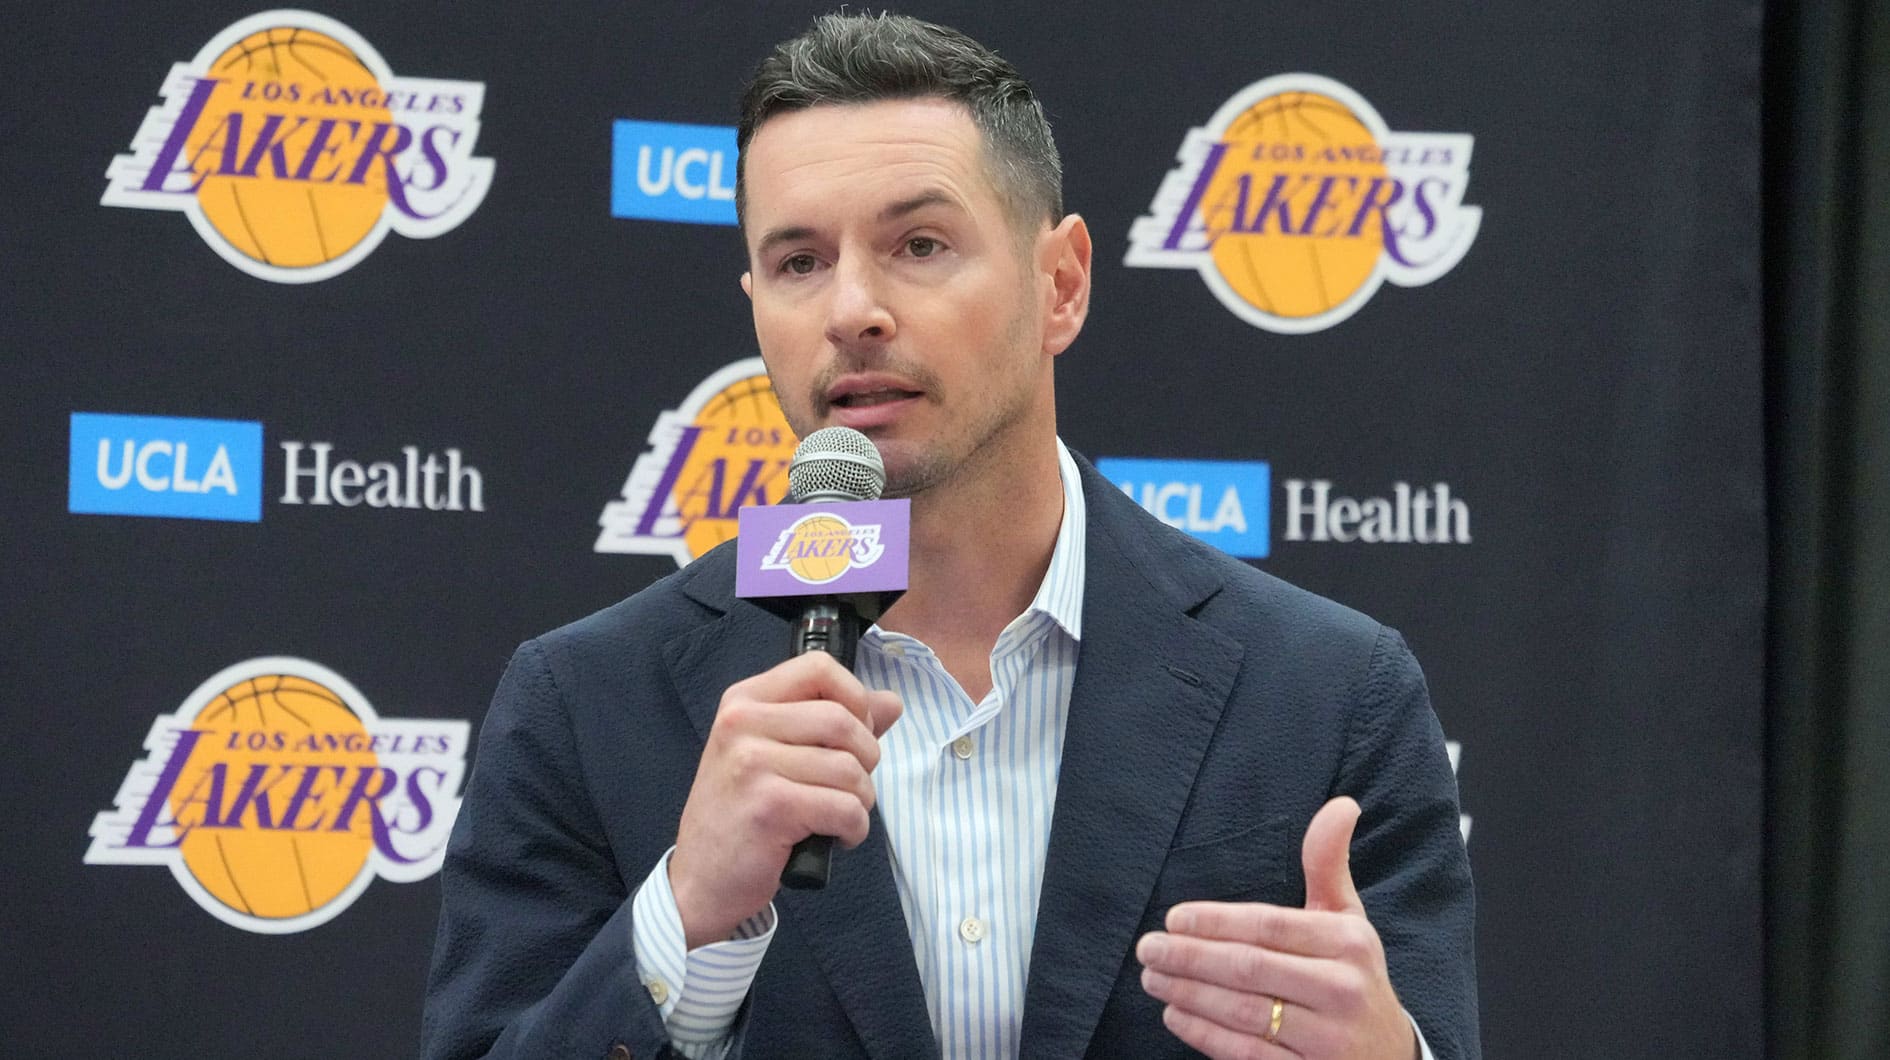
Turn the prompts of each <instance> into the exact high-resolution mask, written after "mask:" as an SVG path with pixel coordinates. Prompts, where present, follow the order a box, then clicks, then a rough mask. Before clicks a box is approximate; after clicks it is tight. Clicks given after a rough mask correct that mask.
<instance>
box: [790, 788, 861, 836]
mask: <svg viewBox="0 0 1890 1060" xmlns="http://www.w3.org/2000/svg"><path fill="white" fill-rule="evenodd" d="M802 791H803V792H804V793H805V800H804V806H805V810H804V814H805V815H804V816H803V817H802V818H801V821H802V827H803V829H804V831H803V832H802V838H805V837H806V836H810V835H828V836H832V837H833V838H834V840H835V841H836V842H838V843H839V844H840V845H841V846H843V847H845V848H847V849H848V850H851V849H853V848H854V847H857V846H859V845H860V844H861V843H864V842H866V834H867V832H868V831H870V830H871V828H872V818H871V817H869V816H867V812H866V807H865V806H862V805H860V800H859V799H858V798H857V797H855V796H854V795H853V793H852V792H846V791H835V790H834V789H832V788H803V789H802ZM798 841H799V840H796V842H798Z"/></svg>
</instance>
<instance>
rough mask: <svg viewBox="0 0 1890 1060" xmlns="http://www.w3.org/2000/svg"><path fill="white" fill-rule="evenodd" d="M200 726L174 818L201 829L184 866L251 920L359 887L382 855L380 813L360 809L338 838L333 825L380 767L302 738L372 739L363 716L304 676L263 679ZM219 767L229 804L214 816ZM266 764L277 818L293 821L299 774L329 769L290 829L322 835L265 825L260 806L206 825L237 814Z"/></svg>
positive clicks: (215, 703)
mask: <svg viewBox="0 0 1890 1060" xmlns="http://www.w3.org/2000/svg"><path fill="white" fill-rule="evenodd" d="M191 728H192V729H194V730H196V731H198V732H201V733H203V734H204V735H203V736H202V737H201V738H200V739H199V740H198V743H197V747H196V750H195V751H194V752H193V753H192V754H191V756H190V760H189V762H187V763H186V764H185V766H184V769H183V772H182V773H181V774H180V775H179V776H178V779H177V786H176V787H175V788H174V789H172V792H171V812H172V813H173V814H174V815H175V816H176V819H177V821H178V823H179V825H180V826H183V825H196V826H199V827H192V828H191V829H190V831H189V832H188V833H187V834H186V835H185V836H184V840H183V842H182V844H181V846H180V850H181V853H182V854H183V858H184V864H185V866H186V867H188V868H189V870H190V874H191V875H192V876H194V877H196V879H197V882H198V883H200V884H202V885H203V886H204V889H205V890H207V891H209V892H210V893H211V894H212V895H214V896H215V897H216V898H217V900H218V901H221V902H223V903H224V904H225V905H228V906H229V907H230V908H232V909H235V910H238V911H240V912H243V913H247V914H249V915H250V916H256V917H271V918H283V917H294V916H301V915H303V914H306V913H311V912H314V911H315V910H317V909H320V908H321V907H322V906H325V905H327V904H328V903H329V902H331V901H333V900H334V899H335V898H336V897H337V896H339V895H340V894H341V892H342V891H344V890H346V889H347V887H348V885H349V884H350V883H352V882H354V880H355V878H356V877H357V876H359V875H360V873H361V870H362V869H363V867H365V866H366V864H367V860H368V855H369V854H370V852H372V850H373V848H374V837H373V832H372V831H371V827H372V826H371V825H370V823H369V822H370V817H371V815H372V814H373V813H374V808H373V807H372V806H371V805H368V804H365V803H364V804H362V805H361V806H359V807H358V808H357V809H356V810H355V812H354V815H353V820H352V821H351V822H350V827H349V829H348V830H347V831H342V832H336V831H331V830H329V825H330V824H331V823H332V817H333V813H334V811H335V809H337V808H338V807H339V805H340V803H341V802H342V801H343V799H344V798H345V793H346V791H347V790H348V789H349V788H351V787H352V785H353V784H354V782H355V778H356V777H357V776H359V768H358V767H369V768H372V767H374V766H376V765H378V760H377V759H376V757H375V756H374V754H373V753H372V752H369V751H366V750H364V749H362V750H357V751H352V752H351V751H347V750H335V749H329V748H326V747H322V748H319V749H312V750H311V749H306V748H305V749H302V750H297V749H296V748H295V741H296V740H297V739H298V738H301V737H304V736H309V735H317V736H322V737H326V736H328V735H330V734H334V735H336V736H341V737H346V736H347V735H349V734H355V735H359V736H362V737H365V736H366V734H367V730H366V728H365V727H364V726H363V725H362V724H361V719H360V718H359V717H357V716H356V715H355V713H354V712H353V711H351V710H349V709H348V707H347V705H346V704H344V703H343V702H342V700H341V698H340V697H339V696H337V695H335V693H333V692H331V691H330V690H328V689H327V688H324V687H322V686H321V685H319V684H317V683H315V682H313V681H309V680H307V679H305V678H300V677H292V676H287V675H269V676H262V677H256V678H253V679H251V680H247V681H242V682H239V683H237V684H236V685H234V686H232V687H231V688H229V689H227V690H226V691H224V692H223V693H222V694H221V695H219V696H218V697H217V698H216V699H214V700H212V701H211V702H210V703H209V704H208V705H206V706H205V707H204V708H203V710H202V711H201V712H200V713H198V715H197V718H196V720H195V722H194V723H193V724H192V726H191ZM278 736H279V737H280V739H279V740H278ZM363 742H365V741H363ZM258 743H260V744H261V746H256V745H257V744H258ZM278 744H280V746H278ZM218 765H221V766H222V771H223V772H222V792H221V795H220V798H221V804H220V805H219V806H216V807H215V808H214V809H213V808H210V807H209V806H207V805H206V800H209V799H212V798H214V797H216V796H215V786H214V782H215V779H216V778H215V777H214V776H213V771H214V769H215V767H217V766H218ZM258 765H260V766H263V767H265V769H266V772H265V773H264V774H263V776H264V777H265V780H264V785H265V788H266V790H267V791H268V802H269V807H270V812H272V813H273V814H275V815H276V817H277V818H282V817H284V816H285V815H286V812H287V809H288V806H289V803H290V800H291V798H292V796H293V795H294V793H295V790H296V788H297V786H298V784H299V782H300V780H301V779H302V775H303V772H304V771H303V770H301V769H298V768H294V767H299V766H316V767H320V769H319V771H318V774H317V783H316V785H315V787H314V788H313V789H312V791H311V792H310V797H309V798H308V800H307V801H306V803H305V804H304V806H303V807H302V809H301V811H300V813H299V814H298V815H297V820H296V821H294V822H288V823H292V824H299V825H301V826H303V827H304V828H307V826H309V825H311V824H316V827H315V828H313V829H310V830H305V831H294V830H287V829H277V828H264V827H261V824H260V822H259V821H258V820H257V813H258V810H257V807H256V806H255V804H254V803H251V804H250V805H248V806H247V807H245V809H244V811H243V813H242V814H241V816H240V817H238V818H237V819H236V820H235V821H221V820H220V821H218V823H219V824H221V825H224V826H225V827H201V825H203V824H204V823H205V818H206V815H208V814H216V815H223V814H227V813H228V812H229V808H230V806H231V805H232V804H233V803H234V802H235V800H236V798H237V795H238V793H239V792H240V791H241V790H242V788H243V786H244V784H245V783H246V781H247V779H248V777H249V775H250V773H251V770H252V767H254V766H258ZM284 767H288V768H284ZM331 767H340V768H339V770H337V769H335V768H331ZM268 778H285V779H275V780H274V782H273V787H269V786H268V785H269V784H270V783H271V780H270V779H268ZM317 822H319V824H317ZM272 823H274V824H277V825H281V824H283V823H284V822H283V821H282V820H276V821H274V822H272Z"/></svg>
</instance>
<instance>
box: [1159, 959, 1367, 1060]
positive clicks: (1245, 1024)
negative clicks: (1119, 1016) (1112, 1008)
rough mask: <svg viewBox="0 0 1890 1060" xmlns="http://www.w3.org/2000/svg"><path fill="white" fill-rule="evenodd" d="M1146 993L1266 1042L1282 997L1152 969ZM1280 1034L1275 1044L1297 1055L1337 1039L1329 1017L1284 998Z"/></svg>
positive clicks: (1311, 1051)
mask: <svg viewBox="0 0 1890 1060" xmlns="http://www.w3.org/2000/svg"><path fill="white" fill-rule="evenodd" d="M1142 989H1144V990H1146V991H1148V995H1149V996H1150V997H1152V998H1154V999H1156V1000H1157V1001H1163V1002H1166V1003H1168V1004H1169V1005H1171V1006H1173V1007H1175V1008H1178V1009H1180V1010H1182V1011H1183V1012H1186V1013H1189V1014H1191V1015H1195V1016H1199V1017H1201V1018H1202V1019H1204V1020H1207V1021H1208V1022H1210V1023H1213V1024H1215V1025H1216V1026H1220V1027H1225V1028H1227V1029H1228V1030H1231V1031H1236V1032H1238V1033H1240V1034H1251V1035H1254V1036H1256V1037H1260V1038H1264V1037H1265V1036H1266V1033H1267V1031H1268V1030H1269V1029H1271V1028H1272V1026H1273V1002H1274V999H1275V998H1276V997H1278V996H1279V995H1273V994H1255V993H1247V992H1244V991H1240V990H1229V989H1227V988H1226V987H1223V986H1216V985H1214V984H1212V983H1202V982H1197V981H1196V980H1193V979H1176V978H1174V977H1172V976H1167V975H1163V974H1162V973H1160V972H1157V971H1153V970H1151V969H1144V970H1143V972H1142ZM1280 1001H1281V1002H1282V1007H1281V1010H1280V1015H1281V1020H1280V1031H1279V1034H1278V1036H1277V1037H1275V1038H1274V1042H1275V1043H1276V1044H1278V1045H1280V1046H1282V1047H1284V1048H1286V1049H1289V1050H1292V1051H1294V1052H1300V1053H1307V1054H1311V1053H1314V1052H1319V1051H1322V1049H1323V1047H1324V1046H1326V1045H1329V1044H1332V1043H1333V1042H1334V1040H1335V1036H1334V1035H1333V1034H1332V1030H1333V1027H1332V1025H1331V1023H1330V1022H1329V1021H1328V1019H1327V1017H1325V1016H1323V1015H1321V1014H1320V1013H1318V1012H1316V1011H1314V1010H1312V1009H1309V1008H1306V1007H1305V1006H1303V1005H1300V1004H1297V1003H1295V1002H1293V1001H1289V1000H1287V999H1285V998H1280Z"/></svg>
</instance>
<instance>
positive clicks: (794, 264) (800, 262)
mask: <svg viewBox="0 0 1890 1060" xmlns="http://www.w3.org/2000/svg"><path fill="white" fill-rule="evenodd" d="M819 265H820V263H819V262H818V261H816V260H814V256H813V255H812V254H790V255H788V256H787V257H786V258H784V259H783V260H782V262H781V269H780V271H782V272H785V273H788V274H790V275H794V276H805V275H807V274H808V273H810V272H813V271H814V270H815V269H816V268H818V267H819Z"/></svg>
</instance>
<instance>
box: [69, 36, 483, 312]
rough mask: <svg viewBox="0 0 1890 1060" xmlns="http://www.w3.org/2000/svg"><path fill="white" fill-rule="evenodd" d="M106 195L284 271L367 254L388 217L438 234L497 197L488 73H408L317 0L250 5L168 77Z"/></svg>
mask: <svg viewBox="0 0 1890 1060" xmlns="http://www.w3.org/2000/svg"><path fill="white" fill-rule="evenodd" d="M162 92H163V95H164V105H163V106H161V107H153V108H151V110H150V112H149V113H148V114H146V115H145V119H144V122H143V124H142V125H140V126H139V127H138V131H137V134H136V135H135V136H133V137H132V140H131V153H130V154H128V155H119V156H118V157H117V158H116V159H114V160H113V162H112V163H111V165H110V166H109V167H108V168H107V169H106V171H105V175H106V177H107V179H108V180H109V181H110V184H109V185H107V187H106V189H105V195H104V197H103V198H101V199H100V200H99V201H100V202H101V203H103V204H104V205H106V206H130V207H135V208H138V209H145V210H176V211H179V212H181V213H183V214H184V215H185V216H187V217H189V218H190V223H191V225H192V226H193V227H195V228H196V229H197V234H198V235H199V236H201V237H203V241H204V242H206V243H208V244H210V247H211V249H213V250H215V251H216V252H217V253H218V254H220V255H222V257H223V259H224V260H225V261H227V262H229V263H230V264H232V265H234V266H236V267H237V268H239V269H241V270H243V271H244V272H247V273H249V274H250V275H251V276H256V277H259V278H261V279H265V280H273V281H275V282H277V283H309V282H312V281H315V280H326V279H328V278H330V277H332V276H336V275H339V274H340V273H342V272H346V271H347V270H348V269H350V268H353V267H354V266H355V265H356V264H358V263H359V262H360V261H361V260H362V259H363V258H365V257H367V256H368V255H369V254H370V253H372V252H373V251H374V248H375V247H377V246H379V245H380V243H381V240H382V239H384V238H386V236H387V233H388V232H389V231H394V232H399V233H400V234H401V235H403V236H407V237H408V238H414V239H425V238H430V237H432V236H437V235H440V234H442V233H445V232H448V231H451V230H452V229H454V228H456V227H458V226H459V224H460V222H462V221H464V220H465V219H466V218H467V217H468V216H470V215H471V214H472V212H473V211H474V210H476V209H478V208H479V204H480V202H481V201H483V200H484V199H485V195H486V189H487V188H488V187H489V186H490V185H491V183H492V160H491V159H489V158H475V157H473V153H472V152H473V143H474V141H475V140H477V139H478V137H479V113H480V111H481V109H482V108H483V107H484V105H485V92H486V88H485V85H484V84H482V83H480V82H477V81H444V80H437V79H433V78H419V77H396V76H395V75H394V72H393V69H392V68H391V67H389V66H388V65H387V62H386V61H385V60H383V59H382V58H381V56H380V53H379V52H377V51H375V50H374V47H373V45H370V44H369V43H368V42H367V41H366V39H364V38H363V37H361V36H360V35H359V34H357V33H355V32H354V31H353V30H351V29H349V28H348V27H347V26H344V25H342V24H341V23H339V22H336V21H335V20H333V19H330V18H324V17H322V16H321V15H316V14H312V13H310V12H307V11H266V12H263V13H262V14H258V15H251V16H250V17H248V18H245V19H243V20H242V21H240V22H237V23H236V24H235V25H232V26H230V27H229V28H228V29H226V30H224V31H223V32H221V33H219V34H217V35H216V36H215V37H213V38H211V40H210V42H209V43H208V44H206V45H204V46H203V48H202V49H201V50H200V51H198V52H197V55H196V58H194V59H192V60H191V61H190V62H188V63H177V64H175V65H173V66H172V67H171V71H170V74H169V75H168V76H167V77H165V79H164V85H163V88H162Z"/></svg>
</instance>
